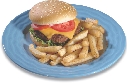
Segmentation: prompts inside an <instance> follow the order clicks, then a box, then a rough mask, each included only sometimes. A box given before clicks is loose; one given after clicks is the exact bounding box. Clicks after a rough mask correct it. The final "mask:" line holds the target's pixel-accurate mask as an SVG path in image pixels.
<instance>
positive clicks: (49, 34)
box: [39, 18, 80, 39]
mask: <svg viewBox="0 0 127 83" xmlns="http://www.w3.org/2000/svg"><path fill="white" fill-rule="evenodd" d="M74 22H75V29H74V30H72V31H69V32H59V31H56V30H54V29H52V28H50V27H47V28H45V29H42V30H39V31H40V32H41V33H43V34H44V35H45V36H46V37H47V38H48V39H50V38H51V37H52V35H54V34H61V35H64V36H65V37H68V38H69V39H72V38H73V35H74V33H75V30H76V29H77V26H78V24H79V22H80V21H79V19H77V18H76V19H74Z"/></svg>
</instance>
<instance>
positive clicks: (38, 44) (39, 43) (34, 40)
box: [30, 33, 47, 46]
mask: <svg viewBox="0 0 127 83" xmlns="http://www.w3.org/2000/svg"><path fill="white" fill-rule="evenodd" d="M30 38H31V40H32V41H33V43H34V44H36V45H37V46H47V45H46V44H45V45H44V44H42V42H41V41H37V39H36V38H34V37H33V35H32V34H31V33H30Z"/></svg>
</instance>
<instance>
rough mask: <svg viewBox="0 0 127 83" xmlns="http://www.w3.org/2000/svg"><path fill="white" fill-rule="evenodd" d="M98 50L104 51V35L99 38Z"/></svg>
mask: <svg viewBox="0 0 127 83" xmlns="http://www.w3.org/2000/svg"><path fill="white" fill-rule="evenodd" d="M97 49H98V50H102V49H103V34H102V33H101V36H100V37H98V38H97Z"/></svg>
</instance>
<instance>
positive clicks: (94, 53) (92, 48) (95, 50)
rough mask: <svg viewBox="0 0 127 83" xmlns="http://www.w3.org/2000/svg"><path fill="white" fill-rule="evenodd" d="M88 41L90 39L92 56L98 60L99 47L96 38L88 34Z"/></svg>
mask: <svg viewBox="0 0 127 83" xmlns="http://www.w3.org/2000/svg"><path fill="white" fill-rule="evenodd" d="M88 39H89V43H90V50H91V54H92V55H93V56H94V57H95V58H98V57H99V52H98V50H97V47H96V41H95V37H94V36H92V35H90V34H88Z"/></svg>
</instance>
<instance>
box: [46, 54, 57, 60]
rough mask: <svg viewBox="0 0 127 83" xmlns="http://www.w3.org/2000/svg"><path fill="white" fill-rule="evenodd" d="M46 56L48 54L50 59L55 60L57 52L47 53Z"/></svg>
mask: <svg viewBox="0 0 127 83" xmlns="http://www.w3.org/2000/svg"><path fill="white" fill-rule="evenodd" d="M48 56H50V57H49V59H50V60H55V59H57V57H58V55H57V54H48Z"/></svg>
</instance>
